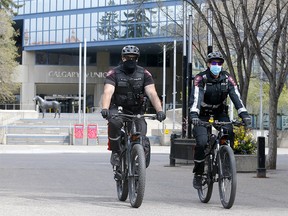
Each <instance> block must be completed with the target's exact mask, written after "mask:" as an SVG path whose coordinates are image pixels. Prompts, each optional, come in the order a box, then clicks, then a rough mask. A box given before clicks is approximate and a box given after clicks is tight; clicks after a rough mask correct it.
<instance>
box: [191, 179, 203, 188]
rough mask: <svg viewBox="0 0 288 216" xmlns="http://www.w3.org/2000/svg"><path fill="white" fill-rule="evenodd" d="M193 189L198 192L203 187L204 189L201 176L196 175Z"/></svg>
mask: <svg viewBox="0 0 288 216" xmlns="http://www.w3.org/2000/svg"><path fill="white" fill-rule="evenodd" d="M193 187H194V188H195V189H197V190H198V189H201V187H202V176H201V175H194V178H193Z"/></svg>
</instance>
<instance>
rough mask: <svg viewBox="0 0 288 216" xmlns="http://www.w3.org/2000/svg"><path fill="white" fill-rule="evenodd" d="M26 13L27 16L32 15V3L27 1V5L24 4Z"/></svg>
mask: <svg viewBox="0 0 288 216" xmlns="http://www.w3.org/2000/svg"><path fill="white" fill-rule="evenodd" d="M24 11H25V14H29V13H30V1H25V3H24Z"/></svg>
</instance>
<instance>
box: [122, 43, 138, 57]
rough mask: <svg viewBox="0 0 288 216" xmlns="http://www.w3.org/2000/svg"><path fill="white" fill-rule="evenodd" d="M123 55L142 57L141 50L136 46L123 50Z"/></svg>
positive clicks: (128, 46) (129, 46)
mask: <svg viewBox="0 0 288 216" xmlns="http://www.w3.org/2000/svg"><path fill="white" fill-rule="evenodd" d="M122 55H137V56H138V57H139V56H140V51H139V48H138V47H136V46H134V45H127V46H125V47H123V49H122Z"/></svg>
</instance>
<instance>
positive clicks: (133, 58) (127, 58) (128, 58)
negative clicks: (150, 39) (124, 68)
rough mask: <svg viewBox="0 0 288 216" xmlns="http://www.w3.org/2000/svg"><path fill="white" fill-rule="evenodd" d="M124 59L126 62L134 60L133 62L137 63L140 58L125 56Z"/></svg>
mask: <svg viewBox="0 0 288 216" xmlns="http://www.w3.org/2000/svg"><path fill="white" fill-rule="evenodd" d="M124 58H125V59H126V60H133V61H136V60H137V59H138V57H136V56H125V57H124Z"/></svg>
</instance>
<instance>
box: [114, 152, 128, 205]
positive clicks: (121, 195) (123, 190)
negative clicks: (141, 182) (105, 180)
mask: <svg viewBox="0 0 288 216" xmlns="http://www.w3.org/2000/svg"><path fill="white" fill-rule="evenodd" d="M125 160H126V158H125V157H122V160H121V165H120V167H119V168H118V172H119V175H120V176H121V179H119V180H116V187H117V196H118V199H119V200H120V201H125V200H126V199H127V197H128V179H127V170H126V165H125V163H126V161H125Z"/></svg>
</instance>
